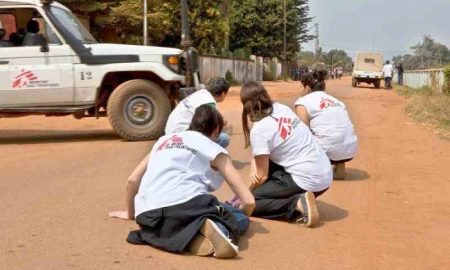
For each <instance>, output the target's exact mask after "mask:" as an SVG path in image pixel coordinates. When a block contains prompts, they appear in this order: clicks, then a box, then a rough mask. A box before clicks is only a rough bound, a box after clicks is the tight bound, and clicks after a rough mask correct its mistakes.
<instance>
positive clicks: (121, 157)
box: [0, 79, 450, 270]
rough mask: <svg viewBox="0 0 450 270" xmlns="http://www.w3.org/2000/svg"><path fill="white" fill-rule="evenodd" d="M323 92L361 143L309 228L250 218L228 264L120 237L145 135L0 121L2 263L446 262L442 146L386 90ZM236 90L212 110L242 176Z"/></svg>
mask: <svg viewBox="0 0 450 270" xmlns="http://www.w3.org/2000/svg"><path fill="white" fill-rule="evenodd" d="M265 85H266V86H267V87H268V89H269V90H270V93H271V95H272V97H274V98H275V99H277V100H280V101H281V102H284V103H286V104H289V105H292V103H293V102H294V101H295V100H296V98H297V97H298V94H299V91H300V87H299V84H298V83H296V82H287V83H284V82H276V83H266V84H265ZM328 89H329V92H330V93H331V94H332V95H334V96H336V97H338V98H339V99H341V100H342V101H344V102H345V103H346V105H347V107H348V109H349V112H350V115H351V117H352V119H353V122H354V123H355V125H356V129H357V134H358V136H359V139H360V149H359V153H358V155H357V158H355V160H353V161H352V162H350V163H349V164H348V166H347V168H348V179H347V180H346V181H335V182H334V183H333V186H332V188H331V189H330V190H329V191H328V192H327V193H325V194H324V195H323V196H322V197H320V199H319V202H318V204H319V210H320V213H321V219H322V223H321V225H320V226H319V227H318V228H315V229H306V228H302V227H298V226H296V225H291V224H287V223H284V222H276V221H267V220H261V219H254V218H252V223H251V227H250V231H249V233H248V234H247V235H246V236H245V237H244V239H242V242H241V244H240V248H241V253H240V257H239V258H237V259H235V260H216V259H213V258H199V257H195V256H189V255H174V254H170V253H167V252H163V251H159V250H157V249H154V248H151V247H146V246H134V245H130V244H127V243H126V241H125V238H126V236H127V233H128V231H130V230H133V229H135V228H136V225H135V223H134V222H133V221H122V220H117V219H110V218H108V217H107V212H108V211H110V210H117V209H122V208H124V207H125V204H124V189H125V179H126V177H127V176H128V174H129V173H130V172H131V170H132V169H133V168H134V167H135V166H136V165H137V163H138V161H140V159H141V158H143V156H144V155H145V154H146V153H147V152H148V151H149V150H150V147H151V145H152V143H151V142H137V143H136V142H123V141H121V140H120V138H119V137H118V136H116V135H115V134H114V132H113V131H112V129H111V128H110V126H109V123H108V120H107V119H101V120H98V121H97V120H94V119H84V120H80V121H79V120H75V119H73V118H72V117H60V118H45V117H26V118H16V119H0V198H1V204H0V269H8V270H15V269H21V270H22V269H45V270H49V269H83V270H86V269H102V268H108V269H215V270H217V269H236V268H240V269H277V270H279V269H448V266H449V265H450V257H449V256H448V254H450V229H449V225H448V224H450V176H449V173H448V170H449V166H448V162H449V160H450V142H449V141H446V140H442V139H440V138H439V137H438V136H436V135H435V134H434V133H433V131H432V130H430V129H428V128H425V127H424V126H421V125H418V124H414V123H411V122H410V121H409V120H408V119H407V117H406V116H405V113H404V107H405V100H404V99H403V98H402V97H399V96H397V95H395V93H392V92H386V91H383V90H374V89H370V88H358V89H354V88H351V87H350V80H349V79H343V80H337V81H328ZM237 94H238V89H233V90H232V91H231V93H230V96H229V98H228V100H227V101H226V102H225V104H223V105H221V110H222V111H223V113H224V115H225V118H226V119H228V122H229V123H231V124H232V125H233V126H234V135H233V136H232V141H231V146H230V149H229V150H230V153H231V155H232V157H233V159H234V164H235V165H236V167H237V168H238V169H239V171H240V172H241V174H242V176H243V177H245V176H247V175H248V167H249V163H248V161H249V160H250V152H249V150H248V149H247V150H244V149H243V144H244V142H243V136H242V129H241V127H240V113H241V105H240V104H239V97H238V95H237ZM217 195H218V197H219V198H220V199H222V200H225V199H229V198H230V191H229V190H228V189H227V188H224V189H223V190H221V191H220V192H219V193H217Z"/></svg>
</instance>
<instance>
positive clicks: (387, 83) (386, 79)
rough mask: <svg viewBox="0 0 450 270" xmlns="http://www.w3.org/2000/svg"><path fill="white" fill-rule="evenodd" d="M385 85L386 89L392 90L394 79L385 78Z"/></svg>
mask: <svg viewBox="0 0 450 270" xmlns="http://www.w3.org/2000/svg"><path fill="white" fill-rule="evenodd" d="M384 83H385V86H386V89H391V88H392V77H386V78H384Z"/></svg>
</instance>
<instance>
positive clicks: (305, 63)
mask: <svg viewBox="0 0 450 270" xmlns="http://www.w3.org/2000/svg"><path fill="white" fill-rule="evenodd" d="M297 60H298V65H299V66H300V67H310V66H312V65H314V63H315V62H316V57H315V56H314V53H313V52H298V53H297Z"/></svg>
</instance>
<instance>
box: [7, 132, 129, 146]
mask: <svg viewBox="0 0 450 270" xmlns="http://www.w3.org/2000/svg"><path fill="white" fill-rule="evenodd" d="M112 140H117V141H118V140H121V138H120V137H119V136H118V135H117V134H116V133H115V132H114V131H112V130H22V129H21V130H1V132H0V145H7V144H45V143H67V142H87V141H112Z"/></svg>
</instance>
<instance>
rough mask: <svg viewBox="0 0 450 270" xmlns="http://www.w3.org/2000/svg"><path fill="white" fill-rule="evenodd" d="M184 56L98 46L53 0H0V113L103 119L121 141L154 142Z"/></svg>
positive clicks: (177, 85) (177, 83) (173, 95)
mask: <svg viewBox="0 0 450 270" xmlns="http://www.w3.org/2000/svg"><path fill="white" fill-rule="evenodd" d="M27 28H28V29H27ZM36 28H37V29H36ZM24 29H27V31H26V32H25V31H24ZM184 56H185V54H184V53H183V51H181V50H179V49H175V48H161V47H146V46H132V45H119V44H101V43H98V42H97V41H96V40H95V39H94V38H93V37H92V35H91V34H90V33H89V32H88V31H87V30H86V29H85V28H84V27H83V25H82V24H81V23H80V22H79V21H78V19H77V18H76V17H75V16H74V15H73V14H72V13H71V11H70V10H69V9H67V8H66V7H65V6H63V5H61V4H59V3H57V2H53V1H52V0H6V1H5V0H0V118H2V117H21V116H27V115H46V116H64V115H74V116H75V117H76V118H78V119H81V118H84V117H97V118H98V117H106V116H108V117H109V120H110V123H111V125H112V127H113V128H114V130H115V131H116V132H117V134H119V135H120V136H121V137H122V138H124V139H126V140H150V139H156V138H158V137H159V136H161V135H162V134H163V132H164V125H165V123H166V121H167V118H168V116H169V114H170V112H171V109H172V106H173V105H174V102H175V100H176V99H177V98H178V96H179V91H180V87H182V86H183V85H184V83H185V71H184V67H183V65H184V64H183V63H185V59H184ZM195 57H197V55H195ZM0 120H1V119H0Z"/></svg>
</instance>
